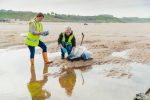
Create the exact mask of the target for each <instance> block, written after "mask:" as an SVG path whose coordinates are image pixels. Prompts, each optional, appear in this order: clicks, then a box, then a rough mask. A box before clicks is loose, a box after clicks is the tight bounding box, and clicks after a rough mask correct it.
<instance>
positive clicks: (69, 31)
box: [65, 26, 72, 36]
mask: <svg viewBox="0 0 150 100" xmlns="http://www.w3.org/2000/svg"><path fill="white" fill-rule="evenodd" d="M65 33H66V35H67V36H69V35H70V34H71V33H72V29H71V27H70V26H68V27H66V29H65Z"/></svg>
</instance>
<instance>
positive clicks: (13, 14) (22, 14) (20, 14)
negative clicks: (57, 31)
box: [0, 10, 150, 23]
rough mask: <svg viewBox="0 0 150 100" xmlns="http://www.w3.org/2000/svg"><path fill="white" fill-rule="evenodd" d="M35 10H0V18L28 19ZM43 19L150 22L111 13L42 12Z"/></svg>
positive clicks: (58, 20) (149, 19)
mask: <svg viewBox="0 0 150 100" xmlns="http://www.w3.org/2000/svg"><path fill="white" fill-rule="evenodd" d="M35 15H36V12H30V11H12V10H0V20H2V19H19V20H21V21H29V20H31V19H33V18H34V16H35ZM44 15H45V18H44V21H48V22H84V23H87V22H94V23H134V22H140V23H142V22H143V23H146V22H150V18H137V17H131V18H130V17H129V18H128V17H127V18H117V17H114V16H112V15H98V16H79V15H65V14H57V13H54V12H51V13H46V14H44Z"/></svg>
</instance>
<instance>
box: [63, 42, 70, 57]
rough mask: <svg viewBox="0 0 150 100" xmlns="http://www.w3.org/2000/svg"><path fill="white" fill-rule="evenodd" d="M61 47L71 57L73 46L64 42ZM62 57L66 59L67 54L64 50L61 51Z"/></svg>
mask: <svg viewBox="0 0 150 100" xmlns="http://www.w3.org/2000/svg"><path fill="white" fill-rule="evenodd" d="M61 45H62V46H63V47H64V48H66V49H67V53H68V55H70V53H71V51H72V46H71V45H66V44H65V43H64V42H62V43H61ZM61 56H62V57H64V56H65V54H64V52H63V50H62V49H61Z"/></svg>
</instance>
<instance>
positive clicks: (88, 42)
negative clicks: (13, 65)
mask: <svg viewBox="0 0 150 100" xmlns="http://www.w3.org/2000/svg"><path fill="white" fill-rule="evenodd" d="M68 25H69V26H71V27H72V29H73V31H74V34H75V36H76V39H77V46H79V45H80V41H81V33H82V32H83V33H84V34H85V38H84V43H83V45H84V46H86V47H87V48H88V49H89V50H90V51H91V52H93V58H94V63H97V64H104V63H126V62H129V60H126V59H121V58H116V57H112V56H110V55H111V54H112V53H113V52H116V51H122V50H126V49H133V48H134V49H135V48H136V51H134V52H131V53H130V57H131V58H132V59H133V60H134V61H137V62H141V63H146V64H149V63H150V52H149V49H150V35H149V33H150V28H149V26H150V24H143V23H130V24H129V23H89V24H88V25H86V26H85V25H83V23H43V26H44V29H45V30H49V31H50V35H49V36H47V37H42V39H43V41H44V42H45V43H46V44H47V46H48V52H49V53H52V52H57V51H60V50H59V48H58V45H57V39H58V36H59V34H60V32H62V31H64V28H65V26H68ZM27 32H28V22H19V23H0V48H1V49H4V48H8V47H10V46H11V47H12V46H15V47H14V49H18V48H26V45H24V39H25V37H23V36H21V34H22V33H23V34H24V33H27ZM37 53H41V50H38V51H37Z"/></svg>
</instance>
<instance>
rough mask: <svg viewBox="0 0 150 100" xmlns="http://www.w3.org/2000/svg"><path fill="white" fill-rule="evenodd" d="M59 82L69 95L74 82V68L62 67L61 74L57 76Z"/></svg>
mask: <svg viewBox="0 0 150 100" xmlns="http://www.w3.org/2000/svg"><path fill="white" fill-rule="evenodd" d="M59 83H60V86H61V87H62V88H64V89H65V91H66V94H67V95H68V96H71V95H72V92H73V89H74V86H75V83H76V73H75V71H74V69H73V68H67V69H62V71H61V75H60V76H59Z"/></svg>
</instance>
